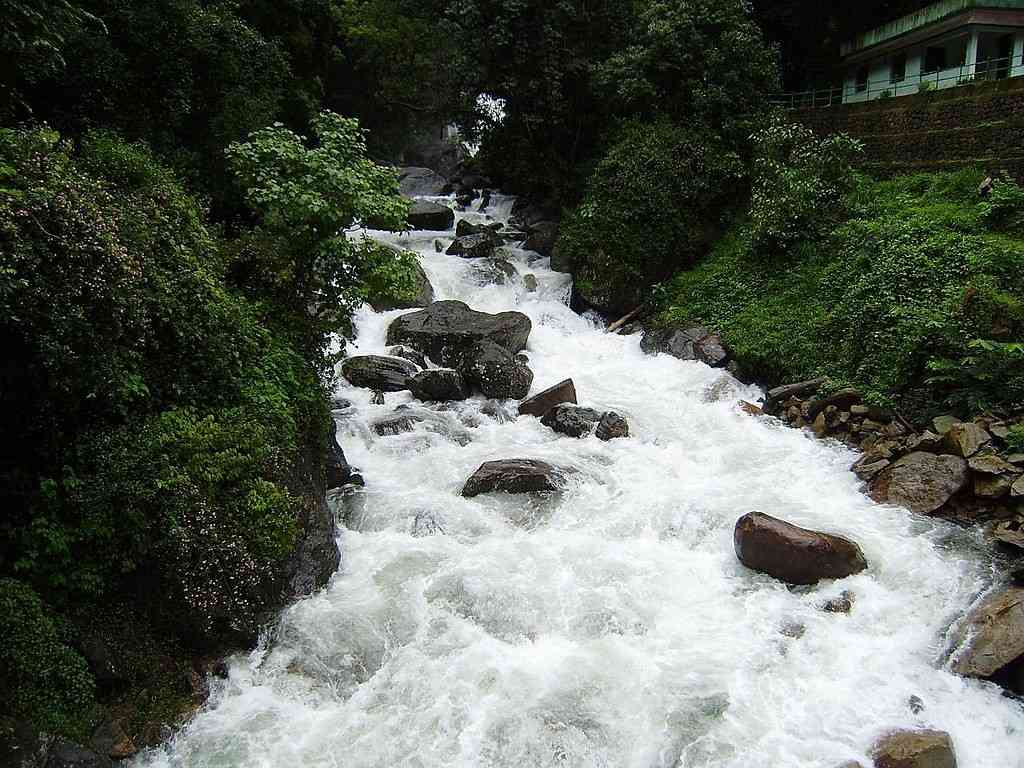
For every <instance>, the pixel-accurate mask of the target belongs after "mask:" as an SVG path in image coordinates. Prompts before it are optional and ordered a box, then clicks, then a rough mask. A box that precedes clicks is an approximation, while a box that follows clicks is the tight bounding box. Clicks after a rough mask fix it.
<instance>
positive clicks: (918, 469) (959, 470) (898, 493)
mask: <svg viewBox="0 0 1024 768" xmlns="http://www.w3.org/2000/svg"><path fill="white" fill-rule="evenodd" d="M968 477H969V473H968V469H967V462H966V461H964V460H963V459H961V458H959V457H957V456H936V455H935V454H932V453H924V452H921V451H917V452H915V453H910V454H907V455H906V456H904V457H903V458H902V459H900V460H899V461H897V462H896V463H895V464H893V465H892V466H891V467H888V468H886V469H884V470H883V471H882V472H881V473H879V475H878V476H877V477H876V478H875V479H874V481H873V482H872V484H871V498H873V499H874V500H875V501H878V502H883V503H887V504H896V505H899V506H901V507H906V508H907V509H909V510H910V511H911V512H918V513H921V514H929V513H932V512H935V511H936V510H937V509H939V508H940V507H941V506H942V505H943V504H945V503H946V502H947V501H949V499H950V498H951V497H952V496H953V495H954V494H955V493H957V492H958V491H960V490H961V489H962V488H964V487H965V486H966V485H967V481H968Z"/></svg>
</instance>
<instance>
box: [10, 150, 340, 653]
mask: <svg viewBox="0 0 1024 768" xmlns="http://www.w3.org/2000/svg"><path fill="white" fill-rule="evenodd" d="M2 166H8V167H11V168H14V169H16V172H15V173H14V174H13V175H11V174H8V176H7V179H6V180H5V182H4V183H3V185H0V187H2V191H0V245H2V247H0V252H2V257H0V267H2V269H3V272H2V274H4V275H5V276H6V279H5V281H4V282H3V283H2V285H3V291H2V292H0V302H2V305H0V309H2V318H0V337H2V338H3V339H4V341H5V348H6V349H7V350H8V355H9V358H8V359H9V362H10V363H11V366H10V367H9V368H8V369H6V371H5V382H4V384H5V386H4V396H5V401H6V402H7V404H8V405H7V407H5V409H4V410H3V413H2V418H3V419H4V433H5V435H9V436H10V437H11V445H13V446H16V451H17V453H16V454H12V455H11V456H9V457H8V456H5V457H4V459H5V461H4V463H3V466H4V467H5V468H7V467H14V468H15V469H14V470H13V471H11V474H10V475H8V476H5V477H4V478H3V479H4V481H5V482H4V484H3V487H4V489H19V490H18V492H17V493H15V494H13V495H12V496H10V497H8V498H5V501H6V502H7V509H8V510H9V513H8V519H9V521H10V525H9V526H8V527H6V528H5V529H4V530H3V533H2V536H3V537H4V538H3V542H2V543H3V546H2V547H0V553H2V554H3V558H4V559H3V560H2V561H0V567H2V569H3V571H4V572H6V573H16V574H18V576H19V578H22V579H24V580H26V581H28V582H30V583H31V584H33V585H34V586H36V587H37V588H38V589H39V590H40V591H42V592H43V593H44V594H46V596H47V599H48V600H49V601H51V602H52V603H54V604H55V605H58V606H60V605H62V604H70V603H73V602H76V601H81V600H107V599H111V596H112V595H115V594H121V593H123V592H124V591H125V590H128V589H129V588H130V587H131V589H137V588H138V586H139V585H143V584H144V585H148V590H147V589H141V590H140V593H141V594H143V595H145V594H147V591H148V592H149V593H150V594H151V595H159V596H160V602H161V612H162V613H164V614H165V615H166V616H167V617H168V618H170V617H171V616H173V617H174V622H173V624H174V626H175V628H176V629H177V630H178V631H179V632H181V633H182V634H183V635H184V636H185V639H186V641H187V642H189V643H193V644H210V643H216V642H218V641H219V640H221V639H222V637H223V632H224V631H225V629H226V628H227V629H229V630H230V631H231V632H234V631H235V630H236V629H238V628H239V627H247V626H249V625H251V623H252V621H254V620H255V619H254V617H255V615H256V614H257V613H259V611H260V610H261V608H262V607H263V606H265V605H266V604H267V602H268V601H269V600H272V599H276V595H277V593H278V592H279V591H280V590H277V589H276V587H275V585H276V584H277V581H278V580H279V579H280V576H281V573H280V572H281V568H282V565H283V560H284V558H285V556H286V555H287V554H289V553H290V552H291V550H292V547H293V544H294V541H295V538H296V536H297V534H298V533H299V525H300V514H301V506H302V505H301V501H300V499H299V498H298V494H299V493H301V492H307V491H308V490H309V483H310V482H312V481H311V479H310V478H308V477H303V475H302V472H301V471H300V470H299V467H300V465H301V464H302V463H303V461H304V458H303V453H304V452H308V451H313V452H314V453H315V452H316V451H317V450H322V445H323V444H324V443H325V441H326V424H327V414H326V410H325V405H324V391H323V388H322V385H321V381H320V379H319V378H318V375H317V370H316V368H315V367H314V366H313V365H312V364H311V363H309V362H307V361H306V359H304V357H303V355H302V354H301V353H300V351H299V350H298V349H297V348H296V347H295V346H293V345H292V344H291V343H290V341H289V338H290V337H289V335H287V334H285V335H282V334H280V333H278V332H276V329H277V328H278V322H279V321H278V316H279V315H280V314H284V313H279V312H276V311H275V309H274V306H275V305H274V302H273V298H274V297H272V296H271V297H267V296H265V295H262V296H261V295H254V296H253V297H252V298H253V300H252V301H250V300H247V299H245V298H243V297H242V296H240V295H239V294H238V293H236V292H235V291H233V290H231V289H229V287H228V286H227V285H226V283H225V277H224V269H225V267H226V265H227V263H228V258H227V255H226V253H225V251H224V249H223V247H222V244H221V241H220V239H219V238H218V236H217V233H216V232H215V231H212V230H211V229H210V228H208V227H207V225H206V224H205V211H204V210H203V209H202V208H201V207H200V206H199V205H198V204H197V203H196V201H195V200H194V199H193V198H192V197H190V196H189V195H187V194H185V193H184V192H183V191H182V190H181V188H180V186H179V185H178V184H177V182H176V181H175V179H174V178H173V176H172V175H171V174H170V173H169V172H168V171H167V170H166V169H165V168H163V167H162V166H161V165H160V164H159V163H157V162H156V161H155V160H154V159H153V156H152V155H151V154H150V153H149V152H148V150H146V149H145V148H143V147H141V146H138V145H133V144H128V143H126V142H124V141H123V140H121V139H119V138H118V137H117V136H115V135H113V134H110V133H96V134H91V135H88V136H86V137H85V138H84V139H83V141H82V142H81V150H80V151H79V152H77V153H76V152H74V150H73V148H72V146H71V145H70V144H68V143H64V142H61V141H60V138H59V136H57V135H56V134H55V133H53V132H48V131H23V132H16V131H0V167H2ZM281 264H282V265H284V266H287V265H286V264H284V262H281ZM11 450H13V449H11ZM314 466H315V464H314ZM8 471H10V470H8ZM311 471H314V472H315V469H314V470H311ZM131 585H135V586H131Z"/></svg>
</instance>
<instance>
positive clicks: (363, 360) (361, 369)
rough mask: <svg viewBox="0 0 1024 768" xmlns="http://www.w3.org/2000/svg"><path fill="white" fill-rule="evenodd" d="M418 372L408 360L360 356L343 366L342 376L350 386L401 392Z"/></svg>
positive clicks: (349, 360)
mask: <svg viewBox="0 0 1024 768" xmlns="http://www.w3.org/2000/svg"><path fill="white" fill-rule="evenodd" d="M399 319H401V318H399ZM418 370H419V368H418V367H417V366H416V365H415V364H414V363H411V362H409V361H408V360H405V359H403V358H401V357H384V356H383V355H358V356H356V357H350V358H349V359H348V360H346V361H345V362H344V363H342V365H341V375H342V376H344V377H345V379H346V380H347V381H348V382H349V384H352V385H353V386H355V387H364V388H366V389H373V390H376V391H378V392H401V391H402V390H403V389H406V383H405V382H406V380H407V379H408V378H409V377H410V376H412V375H413V374H415V373H416V372H417V371H418Z"/></svg>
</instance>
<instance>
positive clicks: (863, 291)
mask: <svg viewBox="0 0 1024 768" xmlns="http://www.w3.org/2000/svg"><path fill="white" fill-rule="evenodd" d="M979 180H980V174H979V173H977V172H961V173H953V174H921V175H917V176H908V177H903V178H898V179H895V180H892V181H885V182H870V181H867V180H862V181H861V182H860V184H859V186H858V187H857V188H855V190H854V191H853V193H851V194H850V195H849V196H848V204H849V206H850V208H851V213H850V216H849V218H848V219H847V220H846V221H844V222H841V223H839V224H838V225H836V226H835V227H834V228H833V229H832V230H831V232H828V233H826V234H824V235H823V236H822V238H821V239H820V240H818V241H816V242H809V241H805V242H803V243H800V244H798V245H797V246H796V247H794V248H792V249H791V250H790V252H789V258H788V259H787V261H786V263H785V264H784V265H781V266H780V265H779V264H768V263H766V262H765V261H764V260H763V258H762V257H761V255H760V254H759V253H758V252H757V251H756V250H754V248H753V246H752V242H753V239H752V238H751V236H750V234H749V232H748V229H749V227H750V226H751V225H750V223H749V222H740V223H738V224H737V225H736V226H735V227H734V228H733V229H732V230H731V231H730V233H729V234H728V235H727V236H726V237H725V238H723V239H722V240H721V241H720V242H719V243H718V244H717V245H716V247H715V249H714V251H713V253H712V255H711V256H710V257H709V258H708V259H707V260H705V261H704V262H702V263H701V264H700V265H698V266H697V267H696V268H695V269H694V270H691V271H685V272H681V273H679V274H678V275H677V276H676V277H675V278H674V280H673V282H672V283H671V285H670V286H669V291H670V293H671V294H672V302H671V303H672V308H671V309H670V310H669V311H668V312H667V313H666V316H665V319H669V318H679V319H690V318H693V317H699V318H701V319H703V320H704V321H706V322H707V323H710V324H712V325H714V326H716V327H717V328H719V329H720V330H721V331H722V333H723V334H724V336H725V339H726V341H727V342H728V343H729V344H730V345H732V347H733V348H734V350H735V352H736V354H737V356H738V358H739V359H740V360H741V361H742V362H743V363H744V364H745V366H746V367H747V368H749V369H750V371H751V373H752V374H754V375H756V376H758V377H760V378H762V379H763V380H766V381H769V382H773V383H774V382H784V381H794V380H799V379H806V378H811V377H814V376H828V377H829V378H831V379H832V380H833V382H835V383H836V384H837V385H852V386H856V387H858V388H860V389H861V390H862V391H863V392H864V393H865V395H866V396H867V397H868V399H870V400H871V401H873V402H876V403H879V404H883V405H890V406H898V407H900V408H901V409H902V410H903V411H904V413H905V414H906V415H908V416H911V417H915V416H926V415H929V414H931V415H934V414H935V413H939V412H944V411H947V410H949V409H950V408H953V409H955V410H957V411H960V412H962V413H963V415H968V414H969V413H972V412H974V413H976V412H977V410H978V409H981V408H994V409H997V410H1000V411H1005V412H1010V411H1014V410H1015V409H1019V408H1020V407H1022V406H1024V371H1022V367H1021V361H1020V357H1019V346H1020V340H1021V339H1022V338H1024V287H1022V285H1021V283H1020V279H1019V275H1020V274H1021V270H1024V240H1020V239H1012V238H1008V237H1006V236H1005V235H1001V234H993V233H991V232H988V231H987V230H986V229H985V227H984V226H983V225H982V223H981V221H980V215H979V212H978V210H977V203H976V199H977V198H976V192H975V190H976V189H977V185H978V181H979Z"/></svg>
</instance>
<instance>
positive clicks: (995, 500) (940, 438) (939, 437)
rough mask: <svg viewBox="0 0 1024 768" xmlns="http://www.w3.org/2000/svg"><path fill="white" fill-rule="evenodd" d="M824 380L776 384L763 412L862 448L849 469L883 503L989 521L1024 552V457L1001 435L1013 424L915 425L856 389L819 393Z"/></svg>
mask: <svg viewBox="0 0 1024 768" xmlns="http://www.w3.org/2000/svg"><path fill="white" fill-rule="evenodd" d="M825 384H826V382H825V381H824V380H823V379H815V380H812V381H804V382H797V383H794V384H787V385H785V386H781V387H776V388H774V389H771V390H769V391H768V393H767V397H766V399H765V403H764V406H763V409H764V412H765V413H768V414H770V415H773V416H777V417H778V418H779V419H781V420H782V421H784V422H786V423H788V424H790V425H791V426H793V427H797V428H808V429H810V430H811V431H813V432H814V434H815V435H816V436H817V437H819V438H830V439H834V440H839V441H841V442H843V443H846V444H847V445H849V446H850V447H851V448H855V449H857V450H859V451H860V452H861V456H860V458H859V459H857V461H856V463H855V464H854V465H853V471H854V472H855V473H856V475H857V476H858V477H859V478H860V479H861V480H863V481H865V482H866V483H867V488H868V493H869V494H870V495H871V497H872V498H873V499H875V500H876V501H879V502H882V503H888V504H895V505H898V506H902V507H905V508H907V509H909V510H910V511H912V512H917V513H920V514H927V515H936V516H941V517H946V518H950V519H954V520H958V521H960V522H970V523H973V522H987V523H992V524H993V530H994V532H995V535H996V537H997V538H999V539H1000V540H1002V541H1005V542H1006V543H1007V544H1010V545H1011V546H1016V547H1019V548H1021V549H1024V540H1022V537H1021V536H1020V534H1019V533H1018V532H1019V531H1020V530H1021V529H1022V528H1024V517H1022V516H1021V515H1020V514H1019V512H1018V511H1017V508H1018V507H1019V504H1020V502H1021V501H1024V454H1021V453H1014V452H1013V451H1011V450H1010V449H1009V447H1008V444H1007V441H1006V438H1007V437H1008V435H1009V429H1010V426H1011V425H1010V424H1008V423H1006V422H1004V421H1001V420H998V419H993V418H987V417H979V418H976V419H974V420H971V421H961V420H959V419H957V418H956V417H953V416H939V417H937V418H935V419H933V420H932V422H931V424H929V425H928V428H927V429H916V428H914V427H913V426H912V425H911V424H909V423H908V422H906V421H904V420H903V419H901V418H900V417H899V415H898V414H896V413H894V412H893V411H891V410H887V409H885V408H879V407H877V406H873V405H867V404H865V403H864V402H863V400H862V398H861V395H860V393H859V392H857V391H856V390H853V389H841V390H839V391H837V392H833V393H831V394H827V395H826V394H823V393H822V389H823V387H824V386H825Z"/></svg>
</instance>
